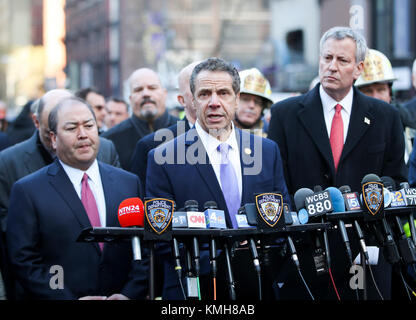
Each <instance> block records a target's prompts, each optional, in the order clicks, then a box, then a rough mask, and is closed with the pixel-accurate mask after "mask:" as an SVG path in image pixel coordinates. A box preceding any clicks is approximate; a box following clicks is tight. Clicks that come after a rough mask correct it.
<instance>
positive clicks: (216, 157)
mask: <svg viewBox="0 0 416 320" xmlns="http://www.w3.org/2000/svg"><path fill="white" fill-rule="evenodd" d="M195 128H196V131H197V132H198V135H199V137H200V139H201V141H202V144H203V145H204V148H205V150H206V151H207V154H208V157H209V161H210V163H211V165H212V167H213V169H214V172H215V175H216V177H217V180H218V183H219V185H220V186H221V177H220V171H221V152H220V151H218V149H217V148H218V146H219V145H220V144H222V143H227V144H228V145H230V146H231V148H230V149H229V151H228V160H229V161H230V162H231V164H232V165H233V167H234V171H235V173H236V176H237V181H238V190H239V193H240V198H241V195H242V190H243V183H242V175H241V162H240V151H239V149H238V143H237V138H236V133H235V128H234V124H232V131H231V134H230V136H229V137H228V139H227V141H224V142H222V141H220V140H218V139H216V138H214V137H213V136H211V135H210V134H209V133H208V132H206V131H205V130H204V129H203V128H202V127H201V125H200V124H199V122H198V120H197V121H196V122H195ZM221 189H222V186H221Z"/></svg>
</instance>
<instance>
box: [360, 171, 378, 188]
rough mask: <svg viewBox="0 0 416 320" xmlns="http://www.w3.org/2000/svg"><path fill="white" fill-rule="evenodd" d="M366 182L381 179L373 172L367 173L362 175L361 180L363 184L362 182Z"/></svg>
mask: <svg viewBox="0 0 416 320" xmlns="http://www.w3.org/2000/svg"><path fill="white" fill-rule="evenodd" d="M367 182H381V179H380V177H379V176H378V175H376V174H374V173H369V174H367V175H365V176H364V178H363V180H361V184H362V185H363V184H364V183H367Z"/></svg>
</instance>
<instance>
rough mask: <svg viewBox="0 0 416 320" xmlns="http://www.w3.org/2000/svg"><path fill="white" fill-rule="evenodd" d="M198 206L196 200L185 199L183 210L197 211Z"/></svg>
mask: <svg viewBox="0 0 416 320" xmlns="http://www.w3.org/2000/svg"><path fill="white" fill-rule="evenodd" d="M198 207H199V205H198V201H196V200H186V201H185V211H198Z"/></svg>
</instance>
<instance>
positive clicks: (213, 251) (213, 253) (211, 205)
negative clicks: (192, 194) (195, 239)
mask: <svg viewBox="0 0 416 320" xmlns="http://www.w3.org/2000/svg"><path fill="white" fill-rule="evenodd" d="M217 209H218V206H217V203H216V202H215V201H207V202H205V203H204V210H205V216H206V217H207V219H209V225H210V227H211V225H212V224H211V219H212V220H214V221H216V222H217V221H218V219H217V215H216V214H215V217H211V216H213V214H212V213H211V212H209V210H213V212H214V213H215V211H222V210H217ZM214 210H215V211H214ZM222 214H223V216H222V218H223V219H222V220H223V221H224V225H225V219H224V218H225V217H224V211H222ZM219 222H220V221H219ZM209 260H210V264H211V274H212V278H213V281H214V300H216V278H217V271H218V267H217V242H216V241H215V238H214V237H212V238H211V240H210V243H209Z"/></svg>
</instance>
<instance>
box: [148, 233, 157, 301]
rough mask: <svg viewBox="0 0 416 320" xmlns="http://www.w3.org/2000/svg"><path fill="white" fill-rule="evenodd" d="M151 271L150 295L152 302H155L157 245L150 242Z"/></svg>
mask: <svg viewBox="0 0 416 320" xmlns="http://www.w3.org/2000/svg"><path fill="white" fill-rule="evenodd" d="M149 247H150V248H149V249H150V250H149V251H150V253H149V269H150V275H149V295H150V300H155V298H156V295H155V244H154V242H153V241H150V242H149Z"/></svg>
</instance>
